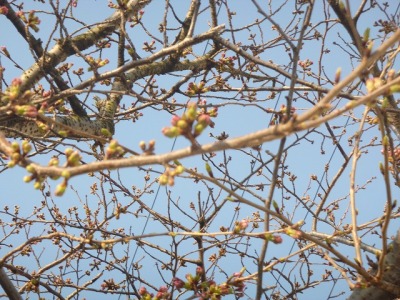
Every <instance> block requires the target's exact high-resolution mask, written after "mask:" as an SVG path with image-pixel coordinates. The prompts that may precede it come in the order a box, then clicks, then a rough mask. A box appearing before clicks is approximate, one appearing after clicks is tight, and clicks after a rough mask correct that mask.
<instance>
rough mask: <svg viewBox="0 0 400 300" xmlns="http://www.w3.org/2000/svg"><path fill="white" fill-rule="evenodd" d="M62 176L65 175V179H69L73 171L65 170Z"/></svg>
mask: <svg viewBox="0 0 400 300" xmlns="http://www.w3.org/2000/svg"><path fill="white" fill-rule="evenodd" d="M61 176H62V177H64V178H65V179H68V178H70V177H71V173H70V172H69V171H68V170H63V171H62V172H61Z"/></svg>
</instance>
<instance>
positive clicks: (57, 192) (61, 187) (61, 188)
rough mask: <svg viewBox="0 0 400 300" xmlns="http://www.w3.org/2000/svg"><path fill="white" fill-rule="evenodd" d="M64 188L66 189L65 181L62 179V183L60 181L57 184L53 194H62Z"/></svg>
mask: <svg viewBox="0 0 400 300" xmlns="http://www.w3.org/2000/svg"><path fill="white" fill-rule="evenodd" d="M66 189H67V182H66V181H65V180H64V181H63V182H62V183H60V184H59V185H57V187H56V190H55V192H54V194H55V195H56V196H62V195H64V193H65V191H66Z"/></svg>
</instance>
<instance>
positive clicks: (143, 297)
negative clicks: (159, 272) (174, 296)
mask: <svg viewBox="0 0 400 300" xmlns="http://www.w3.org/2000/svg"><path fill="white" fill-rule="evenodd" d="M139 295H140V300H162V299H170V298H171V294H170V293H169V292H168V288H167V287H166V286H160V288H159V289H158V291H157V294H156V295H155V296H154V294H151V293H149V292H148V291H147V289H146V288H145V287H144V286H142V287H141V288H140V289H139Z"/></svg>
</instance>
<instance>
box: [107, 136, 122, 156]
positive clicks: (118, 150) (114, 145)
mask: <svg viewBox="0 0 400 300" xmlns="http://www.w3.org/2000/svg"><path fill="white" fill-rule="evenodd" d="M124 154H125V150H124V149H123V148H122V147H121V146H120V145H119V144H118V142H117V140H111V141H110V144H109V145H108V147H107V149H106V157H105V158H106V159H113V158H121V157H122V156H124Z"/></svg>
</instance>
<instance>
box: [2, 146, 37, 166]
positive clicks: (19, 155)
mask: <svg viewBox="0 0 400 300" xmlns="http://www.w3.org/2000/svg"><path fill="white" fill-rule="evenodd" d="M31 150H32V146H31V144H29V142H28V141H27V140H23V141H22V143H21V146H20V145H19V144H18V142H16V141H14V142H12V143H11V154H10V161H9V162H8V164H7V166H8V167H9V168H12V167H14V166H15V165H17V164H19V163H20V162H23V161H24V160H25V158H26V156H27V155H28V154H29V152H31Z"/></svg>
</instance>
